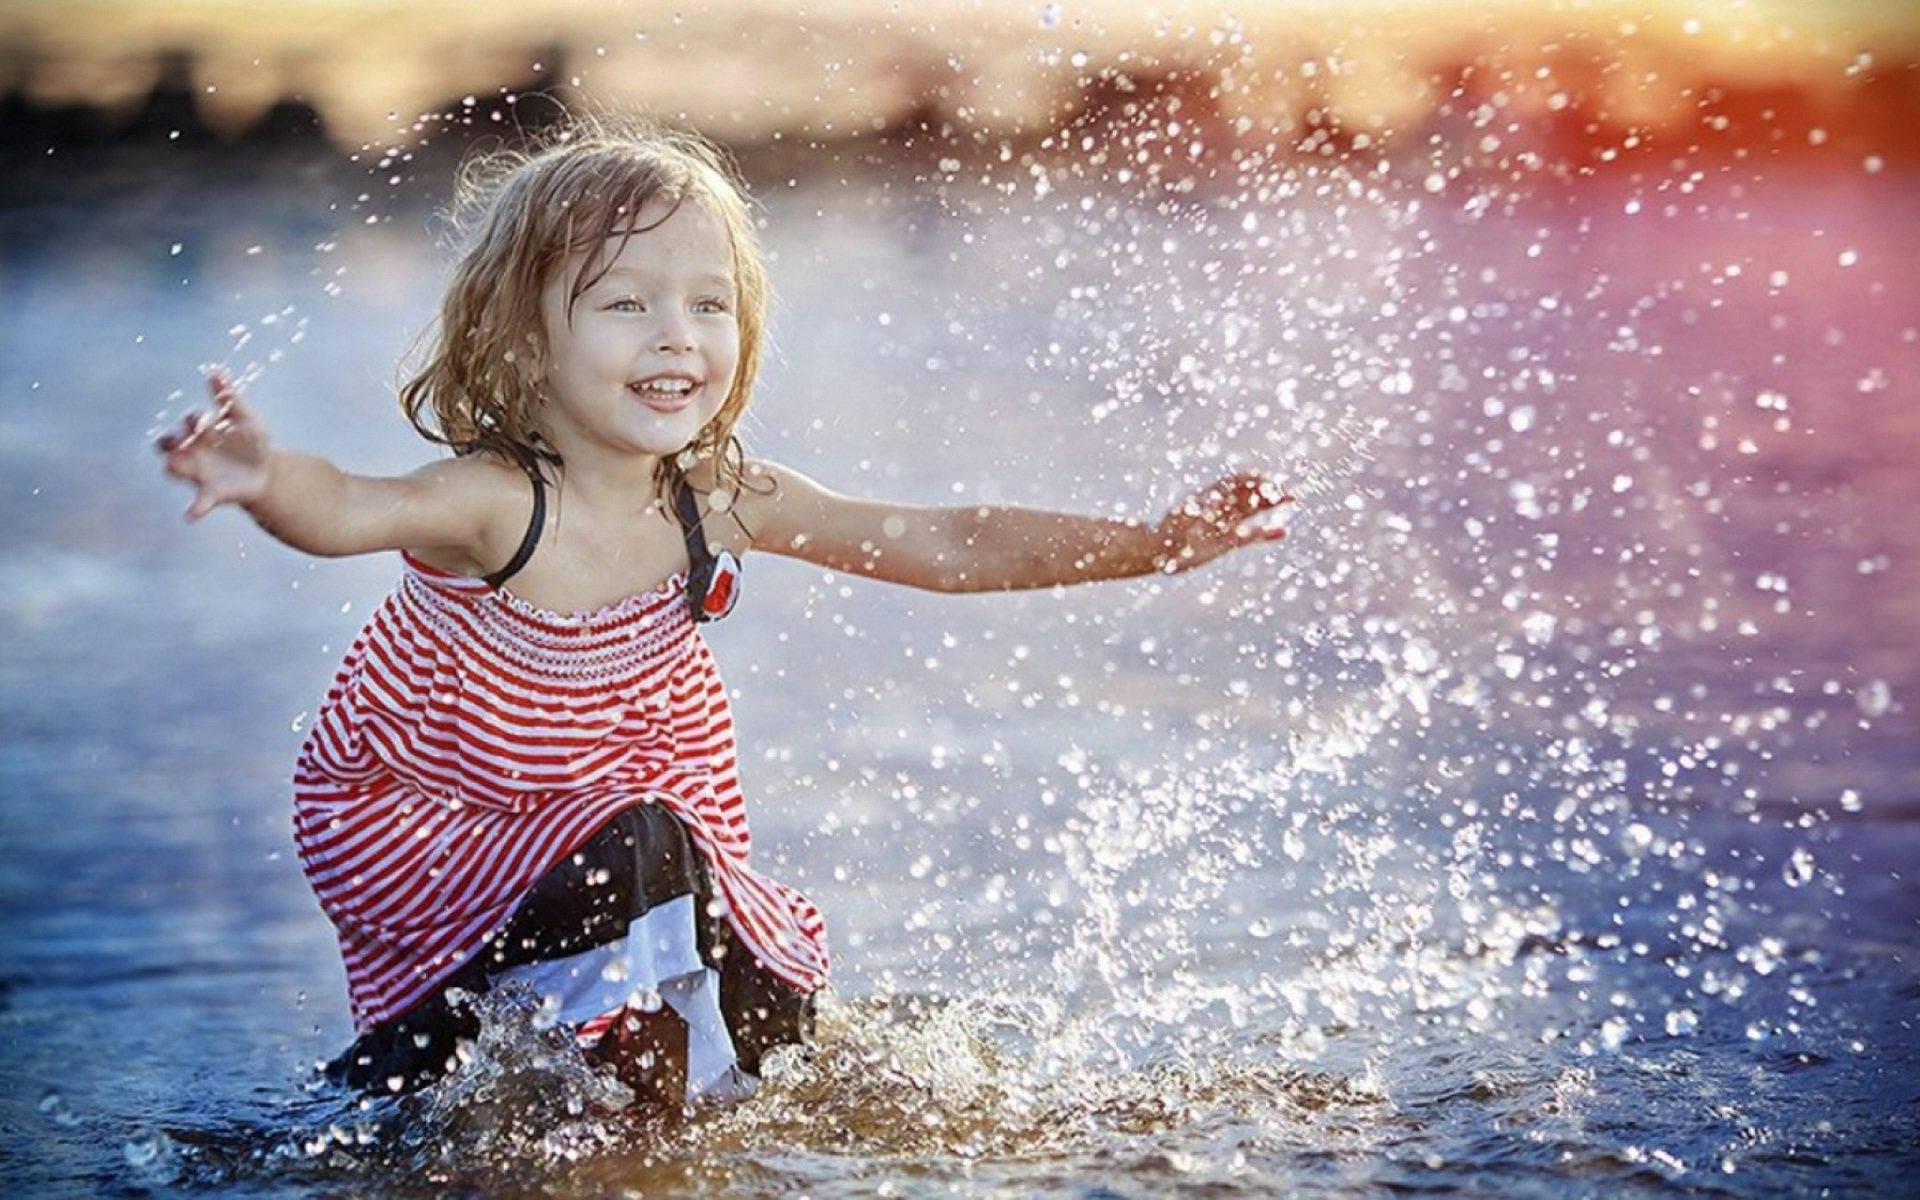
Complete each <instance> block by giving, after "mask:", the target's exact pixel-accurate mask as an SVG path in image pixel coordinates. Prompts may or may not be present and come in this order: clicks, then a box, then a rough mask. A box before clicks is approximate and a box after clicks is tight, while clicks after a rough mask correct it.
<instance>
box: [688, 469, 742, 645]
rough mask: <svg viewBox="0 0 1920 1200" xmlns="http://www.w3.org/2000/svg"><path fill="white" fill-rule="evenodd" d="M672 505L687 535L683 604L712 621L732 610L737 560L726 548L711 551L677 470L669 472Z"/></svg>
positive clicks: (691, 497)
mask: <svg viewBox="0 0 1920 1200" xmlns="http://www.w3.org/2000/svg"><path fill="white" fill-rule="evenodd" d="M673 508H674V512H675V514H676V515H677V516H678V517H679V518H680V532H681V533H682V534H683V535H684V536H685V537H686V539H687V608H688V609H689V610H690V611H691V612H692V613H693V619H694V620H695V621H712V620H716V619H717V618H720V617H724V616H726V615H727V614H728V613H729V612H731V611H732V610H733V601H734V596H735V584H736V583H738V581H739V578H740V563H739V560H737V559H735V558H734V556H733V554H732V553H731V552H730V551H726V550H722V551H720V553H719V554H718V555H716V554H714V552H713V550H712V548H711V547H709V546H708V545H707V535H706V534H705V533H703V532H702V531H701V526H700V520H701V518H700V505H699V502H698V501H697V500H696V499H695V498H694V495H693V488H692V487H691V486H690V485H689V484H688V483H687V477H686V475H685V474H684V473H682V472H680V471H677V470H676V471H675V472H674V473H673Z"/></svg>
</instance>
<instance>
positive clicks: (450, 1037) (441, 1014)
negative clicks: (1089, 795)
mask: <svg viewBox="0 0 1920 1200" xmlns="http://www.w3.org/2000/svg"><path fill="white" fill-rule="evenodd" d="M682 896H691V897H693V900H692V903H691V905H690V906H689V905H681V906H680V907H679V909H677V910H672V911H686V910H687V909H689V908H690V909H691V912H692V913H693V914H694V916H693V917H692V920H693V925H694V929H693V932H692V939H693V944H694V945H695V946H696V947H697V950H698V958H699V960H700V962H702V963H704V964H705V965H706V966H708V967H711V968H712V969H713V970H714V971H715V972H716V974H717V976H718V983H719V1012H720V1016H721V1018H722V1019H723V1020H724V1022H725V1025H726V1031H727V1033H728V1034H729V1035H730V1036H731V1040H732V1044H733V1052H734V1056H735V1060H736V1062H737V1064H738V1066H739V1068H740V1069H741V1070H742V1071H744V1072H746V1073H747V1074H749V1075H758V1073H759V1070H760V1059H761V1056H762V1055H763V1054H765V1053H766V1052H767V1051H768V1050H770V1049H772V1048H773V1047H775V1046H779V1045H783V1044H789V1043H800V1044H804V1043H807V1042H809V1041H811V1040H812V1037H813V1020H814V997H813V995H812V994H811V993H807V992H801V991H799V990H798V989H796V988H795V987H793V985H791V984H789V983H787V982H786V981H785V980H784V979H781V978H780V977H779V976H777V975H775V974H773V973H772V972H770V971H768V970H767V969H766V968H764V967H762V966H761V965H760V964H759V963H758V962H757V961H756V960H755V959H754V957H753V954H752V952H751V951H749V950H748V949H747V948H746V946H745V945H744V944H742V943H741V942H740V941H739V939H738V938H736V937H735V936H734V933H733V930H732V927H731V926H730V925H729V924H728V923H727V920H726V918H725V917H724V916H716V915H714V914H713V913H711V912H710V911H709V901H710V900H711V899H712V897H713V889H712V885H711V882H710V880H709V877H708V872H707V868H706V863H705V862H704V860H702V859H701V857H700V854H699V852H698V851H697V850H695V849H694V847H693V844H692V842H691V840H690V839H689V838H688V837H687V832H686V830H685V828H684V827H682V825H681V824H680V822H679V821H678V820H677V819H675V817H674V816H673V814H672V813H670V812H668V811H667V810H666V809H664V808H662V807H660V806H659V805H657V804H637V805H635V806H633V807H632V808H627V809H623V810H621V811H620V812H619V813H617V814H616V815H615V816H614V817H613V818H612V819H610V820H609V821H608V822H607V823H606V824H605V825H603V826H602V827H601V828H600V829H599V830H598V831H597V832H596V833H595V834H594V835H593V837H591V838H590V839H588V840H587V842H586V843H585V844H584V845H582V846H581V847H580V848H579V849H578V850H576V851H574V852H573V853H572V854H569V855H567V856H566V857H565V858H564V859H562V860H561V861H560V862H558V863H556V864H555V865H554V866H553V867H552V868H551V869H550V870H548V871H547V873H546V874H544V875H542V876H541V877H540V878H539V879H538V880H537V881H535V883H534V885H533V887H532V888H530V889H528V891H527V894H526V897H525V898H524V899H523V900H522V901H521V902H520V905H519V907H518V908H516V909H515V911H514V914H513V917H512V919H511V920H509V921H508V923H507V924H506V926H505V927H504V928H503V929H502V930H501V931H500V932H499V933H497V934H495V935H494V937H493V938H492V939H490V940H489V942H488V943H487V945H486V946H485V947H484V948H482V949H481V951H480V952H479V953H478V954H476V955H475V956H474V957H473V958H471V959H469V960H468V961H467V962H466V963H464V964H463V965H462V966H461V967H460V968H459V969H458V970H456V971H455V972H453V974H451V975H449V976H448V977H447V978H446V979H445V980H443V981H442V983H441V986H440V988H439V989H437V990H436V991H435V992H433V993H432V994H430V995H429V996H428V997H427V998H426V999H424V1000H423V1001H421V1002H420V1003H419V1004H418V1005H416V1006H414V1007H413V1008H412V1009H410V1010H408V1011H407V1012H406V1013H404V1014H402V1015H400V1016H398V1017H393V1018H389V1019H388V1020H386V1021H383V1022H381V1023H380V1024H378V1025H376V1026H374V1027H373V1028H372V1029H370V1030H368V1031H367V1032H366V1033H364V1034H362V1035H360V1037H359V1038H358V1039H356V1040H355V1041H354V1043H353V1044H352V1045H351V1046H349V1047H348V1048H347V1049H346V1051H345V1052H344V1053H342V1054H341V1055H340V1057H339V1058H337V1059H335V1060H334V1061H333V1062H331V1063H329V1064H328V1065H327V1067H326V1075H327V1078H329V1079H331V1080H333V1081H334V1082H336V1083H344V1084H346V1085H348V1086H350V1087H355V1088H361V1089H367V1090H373V1091H379V1092H393V1091H396V1090H398V1091H412V1090H414V1089H417V1088H419V1087H422V1086H424V1085H426V1084H429V1083H432V1082H434V1081H435V1080H437V1079H440V1078H441V1077H443V1076H444V1075H446V1074H447V1073H448V1072H449V1071H450V1070H452V1068H453V1067H454V1066H455V1065H456V1061H457V1060H456V1057H455V1055H456V1049H457V1047H458V1045H459V1043H460V1042H461V1041H462V1040H463V1039H464V1040H471V1039H473V1038H475V1037H477V1036H478V1034H479V1019H478V1017H476V1016H475V1015H474V1014H473V1013H472V1012H471V1011H470V1010H469V1007H468V1006H466V1005H462V1004H457V1003H454V1002H453V1000H452V999H451V998H450V997H449V996H448V992H449V991H450V990H452V989H456V988H457V989H461V990H463V991H466V992H469V993H473V994H476V995H477V994H481V993H485V992H486V991H488V990H489V989H490V988H491V987H492V986H494V984H495V982H496V980H497V977H498V976H500V975H501V974H502V972H506V971H508V970H509V969H511V968H516V967H529V966H536V965H538V964H543V963H551V962H553V961H554V960H559V959H567V958H571V957H573V956H575V955H581V954H585V953H587V952H590V951H594V950H595V949H597V948H602V947H608V946H612V945H616V944H618V943H620V942H622V940H623V939H625V938H627V936H628V933H629V929H630V928H631V927H633V926H634V924H635V923H636V922H638V921H640V920H641V919H642V918H643V917H645V916H646V915H647V914H648V913H650V912H653V911H654V910H656V909H660V908H662V907H663V906H667V905H669V904H670V903H671V902H673V901H675V900H677V899H678V898H680V897H682ZM634 1016H635V1019H636V1020H637V1019H643V1018H644V1019H645V1020H647V1021H649V1022H651V1024H652V1030H651V1033H650V1034H649V1037H650V1038H651V1040H650V1041H648V1042H647V1045H648V1047H649V1051H650V1052H649V1053H648V1054H647V1055H645V1056H644V1057H645V1058H646V1059H647V1061H648V1063H649V1066H648V1068H647V1070H648V1071H649V1072H650V1073H651V1074H652V1075H653V1076H654V1077H657V1078H662V1079H669V1080H671V1079H674V1078H676V1076H675V1075H674V1071H675V1070H676V1067H677V1069H678V1070H679V1071H680V1072H681V1073H682V1074H681V1076H679V1077H681V1078H683V1077H684V1071H685V1062H684V1057H685V1053H686V1050H685V1032H684V1023H681V1025H682V1032H681V1037H680V1042H679V1053H680V1054H681V1056H682V1059H683V1061H682V1062H680V1063H678V1064H675V1063H674V1062H672V1061H671V1060H672V1057H673V1053H674V1046H675V1042H674V1030H673V1026H674V1024H675V1022H676V1021H677V1020H678V1018H677V1017H676V1016H675V1015H674V1013H673V1011H672V1010H671V1009H670V1008H664V1007H663V1008H661V1009H660V1010H659V1012H658V1013H657V1014H654V1015H652V1016H648V1015H647V1014H640V1013H636V1014H634ZM635 1028H636V1026H635V1025H634V1024H633V1022H632V1021H629V1022H628V1023H627V1029H628V1031H631V1030H633V1029H635ZM631 1044H632V1043H631V1041H630V1039H627V1038H623V1037H621V1036H618V1031H616V1036H610V1037H606V1038H604V1039H602V1040H601V1041H600V1042H598V1043H597V1044H596V1045H595V1046H594V1047H593V1048H592V1049H590V1050H588V1052H587V1053H588V1056H589V1058H597V1059H604V1060H608V1061H615V1065H616V1067H618V1068H620V1073H621V1076H622V1078H623V1079H628V1080H629V1082H632V1079H629V1075H630V1073H631V1070H630V1068H631V1067H632V1064H624V1063H621V1062H619V1061H618V1059H619V1056H621V1054H622V1048H623V1047H627V1048H631ZM658 1057H664V1058H665V1059H666V1060H667V1061H665V1062H664V1063H659V1062H656V1061H655V1060H656V1058H658ZM396 1083H397V1085H398V1086H397V1087H396ZM656 1090H662V1089H656ZM671 1091H672V1088H671V1087H667V1088H665V1089H663V1094H664V1093H671Z"/></svg>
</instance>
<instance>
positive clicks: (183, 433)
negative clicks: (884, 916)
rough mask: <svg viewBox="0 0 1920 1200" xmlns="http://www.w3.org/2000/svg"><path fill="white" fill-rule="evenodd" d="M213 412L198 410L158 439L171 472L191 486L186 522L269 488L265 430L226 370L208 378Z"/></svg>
mask: <svg viewBox="0 0 1920 1200" xmlns="http://www.w3.org/2000/svg"><path fill="white" fill-rule="evenodd" d="M207 387H208V388H209V389H210V390H211V391H212V393H213V410H212V411H211V412H203V411H201V410H199V409H195V410H194V411H192V412H190V413H188V414H187V415H186V416H185V417H184V418H182V419H181V422H180V427H179V428H178V429H176V430H174V431H173V432H171V433H167V434H164V435H162V436H161V437H160V438H158V439H157V440H156V441H155V442H154V447H155V449H157V450H159V451H160V452H161V453H162V454H164V455H166V469H167V474H169V475H172V476H173V477H175V478H176V479H184V480H186V481H187V482H189V483H191V484H193V488H194V492H193V503H192V504H190V505H188V506H187V520H189V521H198V520H199V519H200V518H201V517H204V516H206V515H207V514H208V513H210V512H212V511H213V510H214V509H216V508H218V507H220V506H221V505H222V504H227V503H236V504H246V503H248V502H250V501H252V500H255V499H257V498H259V496H260V495H261V494H262V493H263V492H265V491H266V486H267V458H268V452H269V450H270V449H271V448H272V447H271V444H270V443H269V441H268V440H267V429H266V426H265V425H264V424H262V423H261V421H260V418H259V417H257V416H255V415H254V412H253V409H252V408H250V407H248V405H247V403H246V402H245V401H243V400H242V399H241V398H240V392H239V389H237V388H235V387H234V386H233V381H232V380H231V379H229V378H228V377H227V375H226V373H225V372H223V371H215V372H213V373H212V374H211V375H208V376H207Z"/></svg>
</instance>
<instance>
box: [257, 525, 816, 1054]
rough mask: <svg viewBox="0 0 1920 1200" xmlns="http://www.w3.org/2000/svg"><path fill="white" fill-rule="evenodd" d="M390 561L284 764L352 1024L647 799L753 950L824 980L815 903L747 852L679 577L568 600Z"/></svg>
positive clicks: (501, 919)
mask: <svg viewBox="0 0 1920 1200" xmlns="http://www.w3.org/2000/svg"><path fill="white" fill-rule="evenodd" d="M401 559H402V563H403V573H402V576H401V579H400V583H399V586H398V587H396V588H395V589H394V591H393V593H392V594H391V595H389V596H388V597H387V599H386V600H385V602H384V603H382V604H381V606H380V608H379V609H378V610H377V611H376V612H375V613H374V614H373V616H372V618H371V619H369V620H368V622H367V624H366V626H365V628H364V629H362V630H361V632H360V634H359V636H358V637H357V638H356V639H355V640H354V643H353V645H352V646H351V647H350V648H349V649H348V651H347V656H346V659H345V661H344V662H343V663H342V664H341V667H340V670H339V673H338V674H337V675H336V676H335V678H334V681H333V684H332V686H331V687H330V688H329V689H328V692H327V696H326V701H325V704H324V705H323V706H322V708H321V710H320V714H319V716H318V717H317V718H316V719H315V721H314V724H313V728H312V730H311V731H310V732H309V734H308V736H307V739H306V742H305V744H304V746H303V747H302V748H301V751H300V756H299V759H298V762H297V765H296V767H295V770H294V840H295V842H296V843H297V844H298V846H299V851H300V859H301V862H302V863H303V864H304V867H305V870H306V874H307V879H308V881H309V882H310V883H311V884H312V886H313V890H314V893H315V895H316V896H318V898H319V901H320V907H321V908H322V909H323V910H325V912H326V914H327V916H328V917H329V918H330V919H331V920H332V921H333V923H334V926H335V928H336V930H337V932H338V934H339V937H340V952H341V955H342V956H343V957H344V958H345V960H346V969H347V987H348V990H349V992H350V994H351V998H352V1003H353V1016H354V1023H355V1026H356V1027H357V1028H358V1029H359V1030H361V1031H363V1032H364V1031H365V1030H367V1029H369V1028H371V1027H372V1026H374V1025H375V1024H376V1023H378V1022H380V1021H383V1020H386V1019H387V1018H389V1017H393V1016H398V1015H400V1014H402V1013H405V1012H406V1011H407V1010H408V1009H409V1008H411V1007H412V1006H413V1005H414V1004H415V1003H417V1002H418V1001H419V1000H421V999H422V998H423V997H425V996H426V995H427V994H429V993H430V992H431V991H433V989H434V987H435V985H436V984H437V983H439V982H440V981H441V980H442V979H444V978H445V977H446V976H447V975H448V974H450V973H451V972H453V971H454V970H455V969H456V968H458V967H459V966H460V965H461V964H462V963H463V962H464V961H465V960H467V959H468V958H470V957H471V956H472V955H473V954H475V953H476V952H477V951H479V950H480V949H481V948H482V946H483V944H484V943H485V942H486V940H487V938H488V937H489V936H491V935H492V934H493V933H494V932H495V931H497V930H498V929H500V928H501V927H502V926H504V925H505V924H506V923H507V921H508V919H509V918H510V917H511V915H512V913H513V908H514V905H515V902H516V901H517V900H518V899H519V898H520V897H521V896H522V895H523V894H524V893H525V892H526V891H527V889H528V888H529V887H531V886H532V884H533V883H534V881H535V880H537V879H538V878H539V877H540V876H541V875H542V874H544V873H545V872H546V871H547V869H548V868H550V867H552V866H553V865H554V864H555V863H557V862H559V861H560V860H561V859H562V858H564V857H565V856H566V855H568V854H570V853H572V852H573V851H574V850H575V849H576V848H578V847H579V846H580V845H581V844H582V843H584V842H586V841H587V840H588V839H589V838H590V837H592V835H593V834H594V832H595V831H596V830H598V829H599V828H600V827H601V826H602V825H603V824H605V823H606V821H607V820H608V818H610V817H611V816H613V815H614V814H615V813H617V812H618V811H620V810H621V809H623V808H626V807H628V806H630V805H635V804H645V803H654V804H660V805H664V806H665V807H666V808H667V810H668V811H669V812H671V813H672V814H673V815H674V816H675V817H677V818H679V819H680V821H681V823H682V824H683V825H685V826H686V829H687V833H688V835H689V836H690V838H691V840H692V842H693V845H694V847H695V848H696V849H697V850H698V852H699V853H700V855H701V857H702V858H703V859H704V860H705V862H706V865H707V867H708V873H709V875H710V877H711V878H712V880H713V883H714V889H715V893H716V895H715V900H716V901H717V902H719V903H721V904H724V906H725V908H726V915H727V918H728V920H729V922H730V923H731V925H732V927H733V929H734V931H735V932H736V933H737V934H738V935H739V937H740V939H741V941H742V942H744V943H745V944H746V946H747V947H748V949H749V950H751V951H752V952H753V954H754V956H755V957H756V958H757V959H758V960H759V962H760V963H761V965H762V966H764V967H766V968H767V969H768V970H769V971H771V972H773V973H774V974H776V975H778V976H780V977H781V978H782V979H784V980H786V981H787V982H789V983H791V984H793V985H794V986H795V987H797V988H799V989H801V990H803V991H812V990H814V989H815V988H818V987H819V986H821V985H822V984H824V983H825V982H826V977H827V943H826V928H825V924H824V923H823V922H822V920H821V917H820V911H819V910H818V909H817V908H815V907H814V905H813V903H812V902H811V901H809V900H808V899H807V898H806V897H805V896H803V895H801V894H800V893H799V892H797V891H795V890H794V889H792V888H789V887H786V886H783V885H781V884H779V883H776V882H774V881H773V880H771V879H767V878H765V877H763V876H761V875H758V874H756V873H755V872H754V871H753V870H752V869H750V868H749V866H748V865H747V853H748V849H749V845H750V843H749V839H748V834H747V820H746V812H745V809H744V806H743V804H742V801H741V795H740V784H739V778H738V770H737V768H738V762H737V757H736V754H735V750H734V737H733V716H732V710H731V707H730V706H729V704H728V702H727V693H726V687H725V685H724V684H723V683H722V682H721V680H720V675H719V672H718V671H717V669H716V668H715V665H714V661H713V656H712V654H711V653H710V652H709V651H708V649H707V644H706V641H705V639H704V638H702V637H701V636H700V633H699V631H698V629H697V627H696V625H695V622H694V620H693V618H692V616H691V614H689V613H688V611H687V605H686V596H685V586H686V581H687V576H686V572H684V571H681V572H678V573H676V574H675V575H673V576H671V577H670V578H668V579H667V580H666V581H665V582H664V583H662V584H661V585H660V586H659V587H656V588H654V589H653V590H652V591H648V592H643V593H640V594H638V595H634V596H630V597H628V598H627V599H625V600H622V601H619V602H618V603H616V604H612V605H609V606H608V607H606V608H603V609H601V610H599V611H597V612H593V613H583V614H575V615H561V614H556V613H549V612H545V611H542V610H540V609H537V608H534V607H533V606H531V605H529V604H527V603H526V602H525V601H522V600H520V599H519V598H517V597H515V596H513V595H512V594H511V593H509V592H506V591H501V590H496V589H493V588H490V587H489V586H488V585H487V584H486V583H485V582H484V581H482V580H478V579H470V578H467V577H464V576H459V575H452V574H449V573H447V572H444V571H440V570H437V569H435V568H433V567H431V566H428V565H427V564H426V563H423V562H421V561H419V560H418V559H416V558H414V557H413V556H412V555H408V554H404V553H403V554H402V555H401Z"/></svg>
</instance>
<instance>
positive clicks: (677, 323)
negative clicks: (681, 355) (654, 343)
mask: <svg viewBox="0 0 1920 1200" xmlns="http://www.w3.org/2000/svg"><path fill="white" fill-rule="evenodd" d="M660 349H662V350H685V351H687V352H688V353H692V351H693V349H694V346H693V326H692V324H691V323H689V322H687V321H685V320H672V319H669V320H668V321H666V322H665V323H664V324H663V325H662V326H661V328H660Z"/></svg>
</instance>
